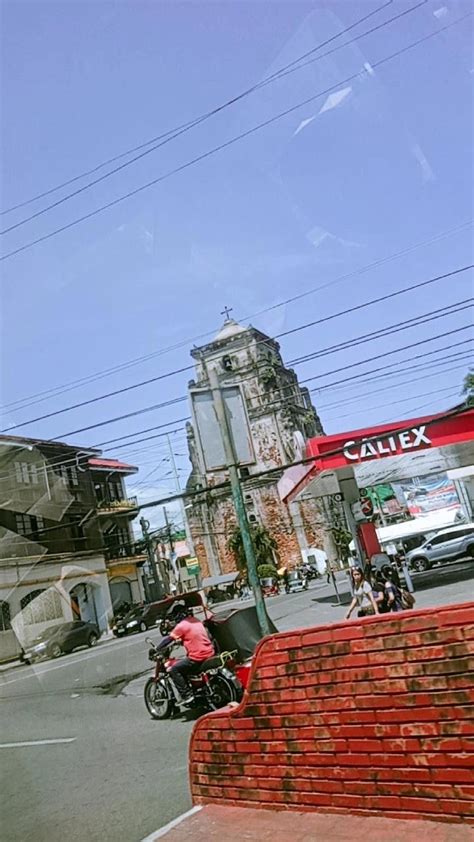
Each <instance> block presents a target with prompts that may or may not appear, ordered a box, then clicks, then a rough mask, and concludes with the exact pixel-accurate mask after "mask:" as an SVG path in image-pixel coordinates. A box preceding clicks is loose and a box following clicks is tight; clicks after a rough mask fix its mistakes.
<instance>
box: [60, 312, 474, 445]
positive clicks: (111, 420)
mask: <svg viewBox="0 0 474 842" xmlns="http://www.w3.org/2000/svg"><path fill="white" fill-rule="evenodd" d="M464 330H471V325H465V326H463V327H459V328H455V329H454V330H449V331H445V332H444V333H440V334H438V335H436V336H432V337H430V338H428V339H422V340H420V341H418V342H412V343H410V344H409V345H403V346H401V347H400V348H394V349H392V350H391V351H388V352H387V353H384V354H378V355H377V356H375V357H369V358H368V359H365V360H360V362H358V363H351V364H350V365H347V366H341V367H339V368H337V369H332V370H331V371H328V372H324V373H323V374H316V375H315V376H314V377H307V378H306V380H303V381H301V382H302V383H308V382H310V381H311V380H317V379H319V378H320V377H328V376H329V375H330V374H335V373H336V372H339V371H344V370H345V369H348V368H353V367H355V366H357V365H364V363H366V362H373V361H375V360H378V359H380V358H381V357H384V356H389V355H391V354H395V353H398V352H399V351H405V350H407V349H408V348H414V347H419V346H420V345H424V344H426V343H428V342H434V341H435V340H436V339H440V338H444V337H445V336H451V335H453V334H456V333H460V332H462V331H464ZM377 370H380V367H378V369H374V371H377ZM368 373H369V374H370V373H371V372H368ZM359 376H360V375H359ZM348 379H351V378H348ZM336 382H341V381H336ZM325 385H326V386H328V385H333V384H325ZM183 400H187V398H186V397H181V398H174V399H173V400H171V401H168V402H167V404H174V403H178V402H180V401H183ZM273 403H274V402H273ZM269 405H271V404H269ZM161 406H162V404H154V405H152V406H146V407H143V408H142V409H137V410H135V411H134V412H129V413H126V414H124V415H119V416H117V417H115V418H109V419H107V420H105V421H99V422H97V423H95V424H89V425H88V426H87V427H81V428H80V429H78V430H72V431H69V432H67V433H63V434H62V435H61V436H57V437H56V438H67V436H72V435H75V434H76V433H84V432H86V431H88V430H94V429H96V428H97V427H104V426H106V425H108V424H113V423H115V422H117V421H123V420H125V419H127V418H131V417H135V416H137V415H141V414H143V413H145V412H151V411H152V410H154V409H157V408H161Z"/></svg>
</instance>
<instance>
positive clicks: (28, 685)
mask: <svg viewBox="0 0 474 842" xmlns="http://www.w3.org/2000/svg"><path fill="white" fill-rule="evenodd" d="M415 581H416V584H417V606H420V607H422V606H424V605H427V606H428V605H440V604H446V603H455V602H462V601H465V600H466V599H470V598H472V596H473V566H472V562H471V563H464V564H457V565H454V566H452V567H450V568H444V569H442V570H441V569H440V570H438V571H436V574H433V573H430V574H428V573H427V574H419V575H418V576H417V577H416V580H415ZM434 582H435V583H436V586H435V587H433V586H432V585H433V583H434ZM339 587H340V591H341V595H342V600H343V602H344V601H347V599H348V597H349V594H348V592H347V588H346V587H345V580H344V577H342V576H341V577H340V578H339ZM268 606H269V613H270V615H271V616H272V619H273V620H274V621H275V623H276V625H277V626H278V627H279V628H280V629H281V630H286V629H290V628H296V627H301V626H309V625H320V624H323V623H328V622H336V621H337V620H339V619H341V618H342V616H343V614H344V610H345V609H344V605H339V604H338V603H337V600H336V598H335V595H334V589H333V588H332V587H331V586H328V585H327V584H326V583H325V581H323V582H318V583H316V585H314V586H313V587H312V588H311V589H310V590H309V591H305V592H303V593H300V594H293V595H290V596H286V595H284V596H280V597H275V598H273V599H271V600H269V601H268ZM152 636H153V637H157V636H158V633H157V632H155V633H153V634H152ZM145 637H146V635H136V636H133V637H130V638H126V639H125V640H120V641H116V640H113V641H106V642H105V641H104V642H103V643H102V644H100V645H99V646H98V647H97V648H96V649H94V650H92V651H89V650H82V651H79V652H76V653H74V654H72V655H69V656H66V657H64V658H61V659H60V660H58V661H49V662H45V663H43V664H41V665H37V666H34V667H28V666H22V667H19V668H16V669H11V670H7V671H4V672H2V673H0V698H1V699H2V703H1V719H0V722H1V725H0V768H1V769H2V778H1V787H0V791H1V793H2V802H3V803H2V808H1V814H2V829H4V836H5V839H8V842H17V840H18V842H19V840H22V842H29V840H32V842H33V840H34V842H63V840H64V839H67V840H68V842H85V841H86V840H89V839H99V838H100V839H101V840H102V839H103V840H106V842H108V840H114V842H139V840H141V839H142V838H143V837H145V836H147V835H148V834H149V833H151V832H152V831H153V830H155V829H156V828H158V827H160V826H162V825H163V824H165V823H166V822H168V821H170V819H172V818H174V817H175V816H176V815H178V814H179V813H181V812H183V811H184V810H186V809H188V808H189V806H190V798H189V791H188V782H187V745H188V740H189V735H190V731H191V727H192V721H189V719H188V720H186V719H185V718H182V719H176V720H173V721H171V722H166V723H159V722H154V721H152V720H151V719H149V717H148V715H147V713H146V711H145V708H144V704H143V700H142V696H141V691H142V686H143V683H144V681H145V678H144V675H143V674H144V673H145V672H146V671H147V670H148V669H149V665H148V661H147V656H146V653H147V645H146V643H145ZM140 674H142V675H140ZM48 740H69V742H55V743H48V742H40V741H48ZM20 742H21V743H32V744H31V745H22V746H19V745H13V746H7V745H6V744H10V743H14V744H17V743H20Z"/></svg>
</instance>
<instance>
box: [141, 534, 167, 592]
mask: <svg viewBox="0 0 474 842" xmlns="http://www.w3.org/2000/svg"><path fill="white" fill-rule="evenodd" d="M140 526H141V528H142V535H143V540H144V543H145V547H146V552H147V556H148V564H149V565H150V570H151V574H152V577H153V585H152V587H151V588H149V590H150V591H152V598H153V599H160V597H161V596H162V595H163V594H162V591H163V588H162V586H161V582H160V580H159V577H158V570H157V569H156V560H155V552H154V549H153V541H152V539H151V536H150V532H149V529H150V521H148V520H146V519H145V518H144V517H141V518H140Z"/></svg>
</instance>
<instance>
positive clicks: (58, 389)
mask: <svg viewBox="0 0 474 842" xmlns="http://www.w3.org/2000/svg"><path fill="white" fill-rule="evenodd" d="M472 223H473V220H472V219H471V220H468V221H467V222H464V223H463V224H462V225H459V226H457V227H455V228H450V229H447V230H446V231H442V232H441V233H440V234H437V235H436V236H435V237H432V238H431V239H429V240H424V241H421V242H418V243H414V244H413V245H412V246H408V248H406V249H403V250H402V251H399V252H395V253H393V254H391V255H387V256H385V257H382V258H379V259H378V260H376V261H374V262H373V263H369V264H366V265H365V266H362V267H361V268H360V269H356V270H354V271H353V272H349V273H347V274H345V275H340V276H339V277H338V278H335V279H334V280H333V281H328V282H326V283H324V284H321V285H319V286H317V287H313V288H311V289H309V290H305V292H301V293H299V294H298V295H294V296H292V297H290V298H287V299H285V300H283V301H279V302H277V303H276V304H272V305H271V306H269V307H266V308H264V309H262V310H259V311H258V312H256V313H253V314H251V315H249V316H245V318H244V319H242V321H248V320H250V319H253V318H256V317H257V316H260V315H262V314H264V313H267V312H270V311H273V310H276V309H278V308H280V307H285V306H287V305H288V304H291V303H293V302H294V301H298V300H300V299H302V298H305V297H307V296H309V295H313V294H314V293H315V292H319V291H320V290H322V289H326V288H327V287H329V286H335V285H336V284H338V283H341V282H342V281H345V280H349V279H350V278H352V277H356V276H358V275H361V274H364V273H365V272H367V271H369V270H370V269H374V268H377V267H378V266H381V265H384V264H385V263H388V262H390V261H391V260H396V259H398V258H399V257H403V256H405V255H406V254H409V253H411V252H412V251H415V250H416V249H418V248H422V247H423V246H427V245H432V244H433V243H435V242H438V241H439V240H441V239H444V238H445V237H448V236H451V235H452V234H455V233H458V232H459V231H462V230H463V229H465V228H467V227H471V226H472ZM441 277H443V276H440V279H441ZM435 280H437V279H435ZM412 288H415V287H412ZM407 291H408V290H407ZM401 292H403V290H402V291H401ZM373 303H376V300H375V301H374V302H373ZM214 334H215V331H208V332H207V333H201V334H198V335H197V336H191V337H189V338H188V339H184V340H182V341H181V342H178V343H175V344H174V345H168V346H167V347H165V348H161V349H158V350H157V351H154V352H152V353H150V354H145V355H143V356H141V357H136V358H134V359H132V360H128V361H126V362H124V363H121V364H120V365H118V366H114V367H112V368H108V369H103V370H102V371H99V372H96V373H95V374H93V375H89V376H88V377H83V378H80V379H78V380H73V381H70V382H69V383H66V384H63V385H62V386H55V387H53V388H52V389H47V390H45V391H42V392H37V393H36V394H33V395H29V396H28V397H24V398H20V399H18V400H16V401H12V402H10V403H7V404H4V405H3V409H9V408H13V407H15V408H17V409H26V407H28V406H32V405H34V404H36V403H42V402H43V401H45V400H48V399H50V398H52V397H57V396H58V395H61V394H65V393H66V392H69V391H71V390H73V389H76V388H79V387H80V386H82V385H86V384H88V383H92V382H95V381H96V380H101V379H103V378H104V377H108V376H110V375H112V374H116V373H118V372H120V371H124V370H126V369H128V368H132V367H133V366H136V365H139V364H140V363H142V362H147V361H149V360H151V359H154V358H156V357H158V356H162V355H163V354H166V353H169V352H170V351H175V350H178V349H180V348H182V347H186V346H189V345H191V344H193V343H195V342H196V341H198V340H201V339H204V338H208V337H211V336H214ZM43 396H44V397H43ZM34 398H38V400H32V399H34ZM20 404H21V406H20Z"/></svg>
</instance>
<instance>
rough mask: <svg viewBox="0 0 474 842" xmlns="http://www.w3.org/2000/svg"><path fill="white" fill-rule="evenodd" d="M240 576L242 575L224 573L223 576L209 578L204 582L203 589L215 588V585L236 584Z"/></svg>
mask: <svg viewBox="0 0 474 842" xmlns="http://www.w3.org/2000/svg"><path fill="white" fill-rule="evenodd" d="M239 576H240V573H224V574H223V575H222V576H209V577H208V578H207V579H203V580H202V587H203V588H213V587H215V585H230V584H231V583H232V582H235V580H236V579H238V577H239Z"/></svg>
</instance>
